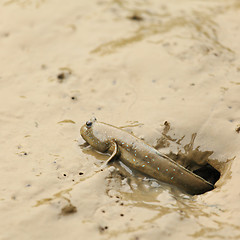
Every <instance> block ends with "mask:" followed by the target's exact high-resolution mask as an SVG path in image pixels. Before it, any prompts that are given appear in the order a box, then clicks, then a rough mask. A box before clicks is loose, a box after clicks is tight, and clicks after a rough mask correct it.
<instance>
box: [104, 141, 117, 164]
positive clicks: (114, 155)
mask: <svg viewBox="0 0 240 240" xmlns="http://www.w3.org/2000/svg"><path fill="white" fill-rule="evenodd" d="M113 147H114V150H113V153H112V155H111V156H110V157H109V158H108V160H107V162H106V164H109V163H110V162H112V161H114V160H116V159H117V158H118V157H119V154H120V153H119V151H118V145H117V143H116V142H113Z"/></svg>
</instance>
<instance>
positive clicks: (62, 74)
mask: <svg viewBox="0 0 240 240" xmlns="http://www.w3.org/2000/svg"><path fill="white" fill-rule="evenodd" d="M60 70H61V72H60V73H59V74H57V79H58V82H59V83H63V82H64V81H65V80H66V79H67V78H68V77H69V76H70V75H71V74H72V70H71V69H70V68H68V67H63V68H60Z"/></svg>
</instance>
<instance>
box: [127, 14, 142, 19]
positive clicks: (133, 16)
mask: <svg viewBox="0 0 240 240" xmlns="http://www.w3.org/2000/svg"><path fill="white" fill-rule="evenodd" d="M128 18H129V19H130V20H132V21H143V20H144V19H143V17H141V16H140V15H138V14H136V13H135V14H133V15H132V16H130V17H128Z"/></svg>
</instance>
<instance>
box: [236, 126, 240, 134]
mask: <svg viewBox="0 0 240 240" xmlns="http://www.w3.org/2000/svg"><path fill="white" fill-rule="evenodd" d="M236 132H237V133H240V125H238V126H237V127H236Z"/></svg>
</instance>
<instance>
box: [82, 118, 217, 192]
mask: <svg viewBox="0 0 240 240" xmlns="http://www.w3.org/2000/svg"><path fill="white" fill-rule="evenodd" d="M80 132H81V135H82V137H83V139H84V140H85V141H86V142H88V143H89V144H90V145H91V146H92V147H93V148H95V149H96V150H98V151H100V152H109V153H111V154H112V155H111V157H110V158H109V161H112V160H114V159H115V158H119V159H120V160H121V161H122V162H123V163H124V164H126V165H127V166H128V167H130V168H132V169H135V170H138V171H139V172H141V173H143V174H146V175H148V176H150V177H152V178H155V179H157V180H160V181H162V182H165V183H168V184H171V185H174V186H176V187H178V188H179V189H181V190H183V191H185V192H186V193H189V194H192V195H195V194H202V193H204V192H206V191H209V190H212V189H213V188H214V185H213V184H211V183H209V182H208V181H206V180H205V179H203V178H201V177H200V176H198V175H196V174H194V173H193V172H191V171H189V170H188V169H186V168H184V167H183V166H181V165H180V164H178V163H176V162H175V161H174V160H172V159H171V158H169V157H168V156H166V155H164V154H162V153H160V152H159V151H157V150H156V149H155V148H153V147H152V146H150V145H148V144H147V143H145V142H144V141H143V140H141V139H139V138H137V137H135V136H134V135H132V134H130V133H128V132H126V131H124V130H122V129H120V128H117V127H115V126H112V125H110V124H106V123H102V122H98V121H97V120H96V119H92V120H90V121H88V122H86V125H83V126H82V127H81V130H80Z"/></svg>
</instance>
